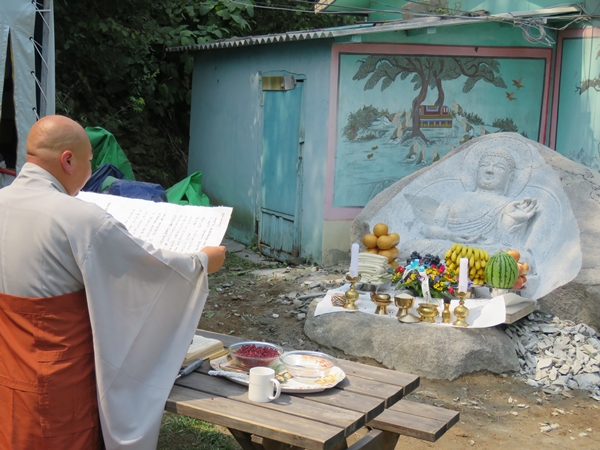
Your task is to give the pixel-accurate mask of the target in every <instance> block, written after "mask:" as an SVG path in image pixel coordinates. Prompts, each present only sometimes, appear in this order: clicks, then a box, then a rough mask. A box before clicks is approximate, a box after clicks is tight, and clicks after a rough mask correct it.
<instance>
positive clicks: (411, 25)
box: [167, 6, 583, 52]
mask: <svg viewBox="0 0 600 450" xmlns="http://www.w3.org/2000/svg"><path fill="white" fill-rule="evenodd" d="M582 13H583V11H582V10H581V8H580V7H578V6H562V7H554V8H544V9H537V10H532V11H519V12H515V13H504V14H494V15H487V16H477V17H467V16H458V17H453V18H447V17H424V18H421V19H413V20H399V21H393V22H369V23H360V24H356V25H349V26H345V27H337V28H323V29H317V30H307V31H289V32H287V33H279V34H268V35H264V36H246V37H242V38H232V39H222V40H218V41H213V42H207V43H204V44H194V45H184V46H179V47H170V48H168V49H167V51H169V52H185V51H198V50H210V49H217V48H233V47H247V46H250V45H260V44H273V43H277V42H293V41H304V40H309V39H325V38H336V37H343V36H355V35H361V34H369V33H383V32H386V31H400V30H414V29H418V28H430V27H441V26H450V25H464V24H469V23H481V22H497V21H507V20H513V19H527V18H532V19H533V18H541V17H549V16H568V17H566V18H569V19H572V18H573V16H574V15H581V14H582Z"/></svg>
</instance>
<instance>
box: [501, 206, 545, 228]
mask: <svg viewBox="0 0 600 450" xmlns="http://www.w3.org/2000/svg"><path fill="white" fill-rule="evenodd" d="M537 211H538V205H537V200H536V199H535V198H524V199H523V200H521V201H514V202H510V203H509V204H508V205H506V207H505V208H504V210H503V211H502V213H503V215H502V225H503V226H504V228H505V229H506V230H508V231H513V230H514V229H515V228H518V227H521V226H523V225H526V224H527V222H529V220H531V218H532V217H533V216H534V215H535V213H536V212H537Z"/></svg>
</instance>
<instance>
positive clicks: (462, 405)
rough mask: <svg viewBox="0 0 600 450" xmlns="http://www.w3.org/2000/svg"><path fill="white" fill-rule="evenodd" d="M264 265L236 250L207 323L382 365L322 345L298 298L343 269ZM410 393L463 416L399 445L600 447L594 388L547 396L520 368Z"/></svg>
mask: <svg viewBox="0 0 600 450" xmlns="http://www.w3.org/2000/svg"><path fill="white" fill-rule="evenodd" d="M268 267H269V266H263V268H268ZM281 267H282V266H279V268H280V269H279V270H280V272H281ZM257 268H260V266H259V267H257V266H255V265H253V264H250V263H249V262H248V261H246V260H244V259H243V258H239V257H237V256H236V255H235V254H232V253H229V252H228V254H227V262H226V265H225V267H224V268H223V269H222V270H221V271H220V272H218V273H217V274H214V275H211V276H210V278H209V280H210V295H209V297H208V300H207V304H206V307H205V309H204V313H203V317H202V319H201V321H200V328H202V329H205V330H210V331H215V332H218V333H223V334H228V333H231V334H235V335H236V336H240V337H243V338H246V339H249V340H263V341H268V342H273V343H277V344H279V345H285V346H290V347H295V348H298V349H307V350H320V351H324V352H326V353H329V354H331V355H333V356H336V357H339V358H345V359H350V360H354V361H360V362H362V363H365V364H371V365H375V366H376V365H378V363H377V362H376V361H374V360H369V359H365V358H359V359H357V358H354V357H351V356H349V355H345V354H344V353H342V352H340V351H337V350H336V349H330V348H322V347H319V345H318V344H316V343H314V342H311V341H310V340H309V339H308V338H307V337H306V336H305V335H304V331H303V328H304V320H302V319H298V314H299V313H300V314H302V312H303V311H304V310H305V308H306V306H307V305H308V303H310V301H311V300H310V299H309V300H307V301H305V302H304V306H302V305H303V302H301V301H300V300H298V299H297V297H303V296H308V295H313V294H314V295H316V294H318V293H319V292H323V291H324V290H326V288H327V284H326V283H327V281H328V280H330V281H331V282H335V280H340V279H342V271H341V270H338V271H336V270H328V271H323V270H322V269H319V268H316V267H306V266H298V267H291V268H287V269H286V270H285V271H284V273H283V275H281V274H280V277H278V278H275V277H273V276H260V277H259V276H256V275H254V274H253V271H254V270H255V269H257ZM294 297H296V300H295V301H294ZM408 398H409V399H411V400H413V401H418V402H422V403H428V404H432V405H436V406H442V407H445V408H449V409H453V410H457V411H460V422H459V423H458V424H456V425H455V426H454V427H452V428H451V429H450V430H449V431H448V432H447V433H446V434H445V435H444V436H442V437H441V438H440V439H439V440H438V441H437V442H436V443H429V442H425V441H420V440H417V439H412V438H407V437H401V438H400V441H399V443H398V445H397V447H396V448H397V449H400V448H411V449H417V450H419V449H428V448H436V449H465V448H492V449H494V448H504V447H509V446H510V447H512V448H513V449H515V450H516V449H518V450H521V449H523V450H529V449H531V450H536V449H541V448H548V449H553V448H556V449H578V450H582V449H600V402H598V401H596V400H594V399H592V398H590V397H589V393H588V392H586V391H570V392H568V393H566V394H559V395H547V394H545V393H543V392H542V391H541V390H539V389H534V388H531V387H529V386H527V385H526V384H525V383H524V382H523V381H521V380H519V379H516V378H514V377H513V376H512V374H505V375H494V374H488V373H477V374H472V375H466V376H462V377H460V378H459V379H457V380H454V381H451V382H450V381H440V380H427V379H424V378H421V385H420V387H419V388H418V389H417V390H416V391H415V392H413V393H412V394H411V395H410V396H409V397H408ZM543 430H545V431H543ZM407 446H408V447H407Z"/></svg>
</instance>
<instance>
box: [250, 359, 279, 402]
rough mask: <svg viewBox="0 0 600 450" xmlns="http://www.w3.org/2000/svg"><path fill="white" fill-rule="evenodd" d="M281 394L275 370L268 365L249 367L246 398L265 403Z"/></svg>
mask: <svg viewBox="0 0 600 450" xmlns="http://www.w3.org/2000/svg"><path fill="white" fill-rule="evenodd" d="M279 395H281V384H279V381H277V380H276V379H275V371H274V370H273V369H271V368H270V367H253V368H252V369H250V385H249V387H248V398H249V399H250V400H251V401H253V402H260V403H266V402H270V401H273V400H275V399H276V398H278V397H279Z"/></svg>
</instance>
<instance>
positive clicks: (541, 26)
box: [230, 0, 600, 46]
mask: <svg viewBox="0 0 600 450" xmlns="http://www.w3.org/2000/svg"><path fill="white" fill-rule="evenodd" d="M406 1H407V2H408V3H415V4H420V5H426V6H430V7H431V6H432V4H431V3H427V2H423V1H417V0H406ZM289 2H290V3H301V4H312V5H315V3H314V2H312V1H310V0H289ZM230 3H233V4H238V5H244V6H248V3H243V2H241V1H236V0H230ZM371 3H372V4H377V5H381V6H384V7H386V8H391V9H377V10H374V9H372V8H362V7H354V6H346V7H345V8H346V9H344V10H341V11H319V14H338V15H352V14H354V15H356V14H369V13H392V14H398V13H401V12H402V11H401V9H400V8H397V7H395V6H394V5H389V4H387V3H383V2H379V1H377V0H372V1H371ZM572 5H573V4H572V3H564V4H562V5H555V6H556V7H559V6H572ZM579 6H580V8H581V11H580V16H578V17H576V18H574V19H573V20H571V21H570V22H569V23H568V24H567V25H565V26H564V27H560V28H555V27H551V26H549V25H547V24H546V21H547V19H548V18H552V19H555V20H556V19H561V18H565V19H566V18H571V17H572V16H566V17H560V16H548V17H537V18H521V17H515V16H512V15H511V18H498V17H494V16H489V19H490V20H492V21H495V22H501V23H509V24H513V25H514V26H515V27H519V28H521V32H522V33H523V38H524V39H525V40H526V41H527V42H529V43H532V44H540V43H541V44H544V45H547V46H552V45H554V43H555V41H554V39H552V37H550V36H549V35H548V33H547V31H546V30H550V29H552V30H564V29H565V28H567V27H568V26H570V25H572V24H573V23H577V22H581V21H584V20H588V21H589V20H590V19H591V18H592V17H595V16H594V15H592V14H589V13H587V11H585V9H584V8H583V6H582V5H579ZM253 7H255V8H259V9H270V10H279V11H289V12H296V13H309V14H315V11H314V10H311V9H298V8H293V7H288V6H283V5H270V4H269V5H268V4H266V3H255V4H254V5H253ZM598 8H600V6H597V7H596V10H598ZM445 9H447V10H448V11H449V12H450V11H451V12H452V13H449V14H438V13H435V12H425V11H414V12H411V13H412V14H415V15H420V16H426V17H440V18H444V17H462V16H463V14H469V13H470V12H471V11H463V10H460V9H455V8H445ZM595 12H596V11H594V13H595ZM457 13H461V14H457ZM509 14H510V13H509Z"/></svg>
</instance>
